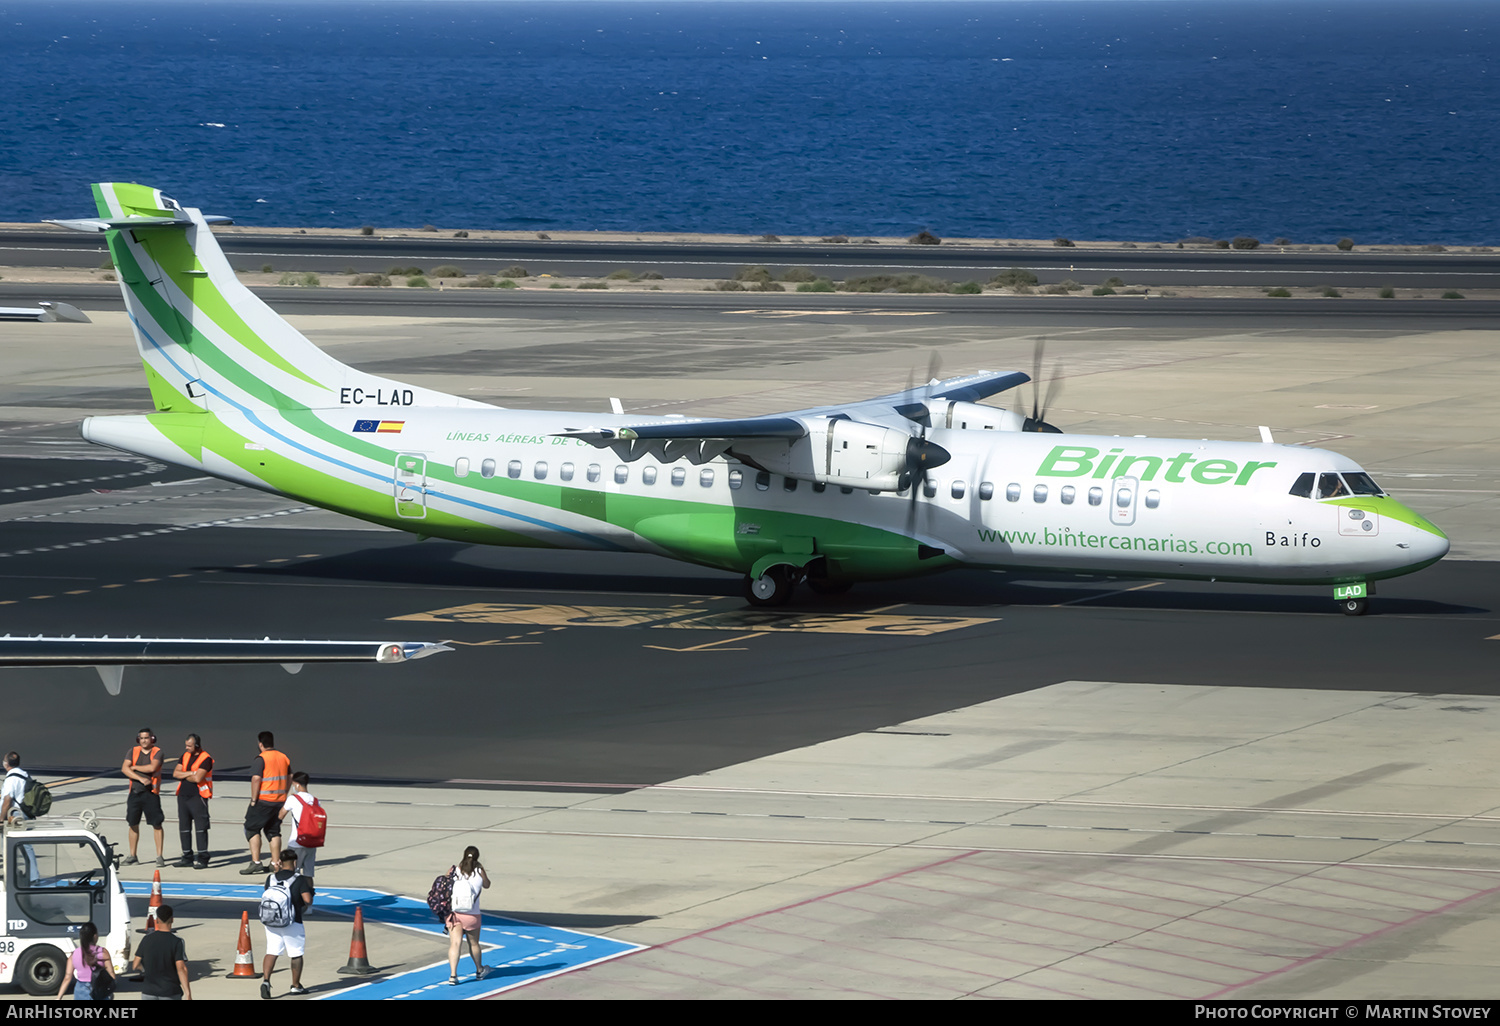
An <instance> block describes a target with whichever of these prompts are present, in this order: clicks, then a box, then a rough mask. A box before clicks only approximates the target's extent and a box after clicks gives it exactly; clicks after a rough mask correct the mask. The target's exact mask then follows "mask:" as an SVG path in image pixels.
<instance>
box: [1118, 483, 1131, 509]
mask: <svg viewBox="0 0 1500 1026" xmlns="http://www.w3.org/2000/svg"><path fill="white" fill-rule="evenodd" d="M1133 498H1135V493H1134V492H1132V491H1131V490H1130V489H1129V488H1117V489H1115V505H1116V506H1119V507H1120V508H1121V509H1129V508H1130V501H1131V500H1132V499H1133Z"/></svg>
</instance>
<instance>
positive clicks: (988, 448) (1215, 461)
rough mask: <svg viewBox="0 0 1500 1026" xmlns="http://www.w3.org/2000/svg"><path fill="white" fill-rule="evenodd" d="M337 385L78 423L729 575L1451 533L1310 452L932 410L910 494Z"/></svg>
mask: <svg viewBox="0 0 1500 1026" xmlns="http://www.w3.org/2000/svg"><path fill="white" fill-rule="evenodd" d="M354 398H355V397H353V396H352V395H351V396H349V397H346V402H348V405H340V406H338V407H335V408H331V409H321V410H299V411H295V412H289V413H283V412H281V411H276V410H254V411H251V410H244V409H239V408H236V407H235V406H232V405H229V406H221V407H220V408H219V409H217V410H213V411H212V412H210V414H209V415H208V416H203V415H201V414H193V415H189V416H187V417H182V416H179V415H177V414H172V413H159V414H153V415H148V416H144V417H95V418H91V419H90V420H88V421H86V422H85V427H84V433H85V436H86V437H88V438H90V439H91V440H93V441H97V442H101V443H104V444H108V445H113V446H116V447H118V448H122V449H127V450H130V451H134V452H140V453H143V454H146V455H150V456H153V457H155V458H158V459H162V460H167V461H169V462H173V463H177V464H182V465H186V466H191V467H195V468H198V469H201V470H203V471H205V472H207V473H210V474H214V475H216V476H219V477H223V478H227V479H229V480H234V481H238V482H240V483H243V484H247V485H251V486H253V487H257V488H261V489H265V490H268V491H274V492H277V493H280V494H283V495H287V496H290V497H293V498H296V499H298V500H301V501H304V502H308V503H312V504H315V505H318V506H322V507H325V508H328V509H331V510H335V511H338V512H341V513H346V514H349V515H351V516H356V517H360V518H362V519H365V520H370V521H374V522H377V523H382V524H386V525H388V526H391V527H396V528H400V529H403V530H407V531H412V532H414V533H417V534H420V535H423V536H436V537H445V538H452V539H455V540H460V541H467V542H474V543H487V544H497V545H533V546H554V547H566V548H585V549H600V550H623V551H642V552H654V553H658V554H662V555H666V556H671V557H674V558H677V559H683V560H687V561H690V562H694V563H698V564H701V565H705V566H712V567H718V568H721V569H725V570H731V571H735V572H740V573H749V572H751V570H752V568H753V567H754V566H755V565H756V563H757V560H763V559H765V558H767V557H770V556H774V555H776V554H778V553H792V554H796V555H797V556H798V558H801V557H804V556H816V557H817V558H818V559H820V560H822V561H823V567H822V569H823V570H824V572H825V573H826V575H827V576H828V577H830V578H834V579H842V580H867V579H879V578H890V577H901V576H910V575H915V574H920V573H927V572H932V571H936V570H941V569H946V568H951V567H954V566H975V567H992V568H1011V569H1014V568H1033V569H1046V570H1061V571H1076V572H1080V573H1098V574H1120V575H1139V576H1151V577H1184V578H1212V579H1218V580H1237V581H1261V582H1280V583H1298V584H1328V583H1332V584H1338V583H1341V582H1346V581H1365V580H1376V579H1380V578H1384V577H1392V576H1397V575H1400V574H1405V573H1410V572H1412V571H1415V570H1418V569H1421V568H1422V567H1424V566H1427V565H1429V564H1431V563H1432V562H1434V561H1436V560H1437V559H1440V558H1441V557H1442V556H1443V555H1444V554H1445V553H1446V552H1447V550H1448V541H1447V538H1446V537H1445V536H1444V535H1443V534H1442V532H1441V531H1439V530H1438V529H1437V528H1436V527H1435V526H1433V525H1432V524H1431V523H1429V522H1428V521H1426V520H1425V519H1424V518H1422V517H1421V516H1419V515H1417V514H1416V513H1414V512H1412V511H1411V510H1410V509H1408V508H1406V507H1405V506H1403V505H1401V504H1400V503H1399V502H1397V501H1396V500H1395V499H1393V498H1391V497H1390V496H1389V495H1386V494H1383V493H1381V492H1380V490H1379V489H1378V488H1377V487H1376V486H1375V485H1374V484H1373V482H1370V479H1369V477H1368V475H1365V474H1364V472H1363V471H1362V470H1361V468H1360V467H1359V466H1358V465H1357V464H1355V463H1354V462H1353V461H1352V460H1349V459H1347V458H1345V457H1343V456H1340V455H1338V454H1337V453H1334V452H1330V451H1327V450H1322V449H1306V448H1301V447H1298V446H1285V445H1270V444H1261V443H1245V442H1222V441H1208V440H1187V439H1160V438H1144V437H1118V436H1093V435H1073V434H1067V435H1054V434H1031V433H1022V432H1014V431H991V430H960V429H947V428H935V429H933V430H932V431H931V432H930V433H929V438H930V439H931V440H932V441H934V442H936V443H937V444H939V445H941V446H942V447H943V448H944V449H946V450H947V451H948V452H949V453H951V457H952V458H951V460H950V461H949V462H948V463H946V464H945V465H944V466H942V467H940V468H938V469H937V470H935V471H933V472H930V473H929V474H928V476H927V478H926V480H925V481H924V482H922V483H921V484H919V485H917V486H916V488H915V491H916V495H915V497H913V495H912V493H911V490H907V491H904V492H900V493H897V492H890V491H884V492H871V491H868V490H865V489H859V488H847V487H846V488H839V487H834V486H823V485H818V484H816V483H814V482H812V481H808V480H798V479H796V478H790V477H785V476H781V475H777V474H771V473H767V472H765V471H762V470H759V469H758V468H757V467H756V466H754V465H752V464H751V463H748V462H744V461H742V460H740V459H736V458H735V457H734V456H733V455H721V456H718V457H716V458H713V459H708V460H705V461H703V462H693V461H692V460H691V459H689V458H687V457H686V456H683V457H682V458H678V459H666V458H664V457H665V456H666V455H669V453H667V452H663V451H662V450H661V449H659V448H658V449H657V450H655V451H648V452H645V453H644V454H643V453H642V452H641V451H640V450H639V447H636V448H635V449H632V447H631V446H630V445H629V444H627V443H615V444H614V445H612V446H604V447H596V446H595V445H594V444H591V443H589V442H586V441H583V440H580V439H577V438H567V437H560V435H559V433H560V432H563V431H567V430H571V429H577V428H579V427H580V426H582V425H584V424H588V425H598V426H604V427H609V426H611V425H612V424H616V423H618V424H619V425H622V426H623V425H627V424H630V425H640V424H642V423H645V422H648V421H650V420H651V418H642V417H638V416H633V417H618V416H611V415H607V414H597V413H587V414H583V413H559V412H553V411H524V410H507V409H499V408H484V407H478V408H451V407H446V408H432V407H421V406H415V405H406V404H405V402H404V401H403V397H402V396H401V395H400V394H397V395H395V396H381V397H379V402H378V404H376V403H371V402H370V401H369V400H364V401H362V402H359V403H355V402H352V401H350V400H353V399H354ZM360 398H361V399H362V400H363V399H364V397H363V396H361V397H360ZM164 418H165V420H164ZM173 418H176V421H175V422H173ZM661 420H662V422H670V420H669V419H667V418H661ZM183 425H187V426H186V427H184V426H183ZM184 430H188V431H195V432H197V434H196V435H195V436H193V437H190V438H188V439H186V440H184V439H183V437H182V432H183V431H184ZM1359 492H1364V493H1365V494H1358V493H1359Z"/></svg>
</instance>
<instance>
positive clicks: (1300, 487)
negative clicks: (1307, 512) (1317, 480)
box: [1287, 471, 1313, 499]
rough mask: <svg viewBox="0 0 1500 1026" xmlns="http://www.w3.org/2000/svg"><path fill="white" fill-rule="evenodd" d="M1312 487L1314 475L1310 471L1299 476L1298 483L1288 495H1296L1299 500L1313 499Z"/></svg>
mask: <svg viewBox="0 0 1500 1026" xmlns="http://www.w3.org/2000/svg"><path fill="white" fill-rule="evenodd" d="M1312 486H1313V474H1312V472H1311V471H1309V472H1308V473H1306V474H1300V475H1298V477H1297V480H1296V482H1295V483H1294V484H1293V485H1292V490H1291V491H1290V492H1288V493H1287V494H1289V495H1295V496H1297V498H1299V499H1311V498H1312Z"/></svg>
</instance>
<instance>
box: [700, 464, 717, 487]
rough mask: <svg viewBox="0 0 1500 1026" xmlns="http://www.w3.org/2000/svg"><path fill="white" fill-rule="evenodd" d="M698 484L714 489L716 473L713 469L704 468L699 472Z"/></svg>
mask: <svg viewBox="0 0 1500 1026" xmlns="http://www.w3.org/2000/svg"><path fill="white" fill-rule="evenodd" d="M698 484H700V485H702V486H703V487H704V488H712V487H713V486H714V471H713V468H712V467H704V468H703V469H702V470H700V471H698Z"/></svg>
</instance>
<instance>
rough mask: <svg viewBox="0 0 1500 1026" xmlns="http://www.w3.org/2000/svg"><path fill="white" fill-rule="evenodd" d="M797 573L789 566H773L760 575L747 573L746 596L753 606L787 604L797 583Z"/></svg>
mask: <svg viewBox="0 0 1500 1026" xmlns="http://www.w3.org/2000/svg"><path fill="white" fill-rule="evenodd" d="M795 575H796V571H794V570H793V569H792V568H791V567H789V566H773V567H771V568H770V569H768V570H767V571H766V572H765V573H763V574H761V575H760V576H759V577H751V576H750V575H748V574H746V575H745V598H746V599H748V600H749V602H750V604H751V605H752V606H761V607H764V606H782V605H785V604H786V602H787V600H788V599H789V598H791V597H792V589H793V588H794V587H795V586H796V584H797V578H796V576H795Z"/></svg>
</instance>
